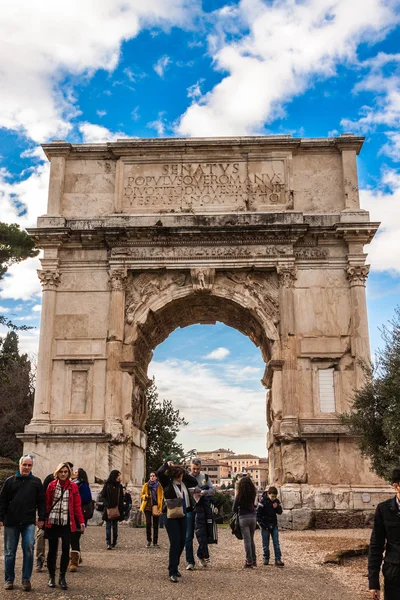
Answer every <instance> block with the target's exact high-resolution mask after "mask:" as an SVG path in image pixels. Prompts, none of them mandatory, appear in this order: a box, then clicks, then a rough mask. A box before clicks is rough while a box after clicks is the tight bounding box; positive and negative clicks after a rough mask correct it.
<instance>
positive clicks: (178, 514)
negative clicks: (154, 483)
mask: <svg viewBox="0 0 400 600" xmlns="http://www.w3.org/2000/svg"><path fill="white" fill-rule="evenodd" d="M165 504H166V505H167V519H181V518H182V517H184V516H185V513H184V512H183V498H166V499H165Z"/></svg>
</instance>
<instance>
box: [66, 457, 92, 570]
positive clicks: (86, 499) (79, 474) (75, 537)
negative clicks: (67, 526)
mask: <svg viewBox="0 0 400 600" xmlns="http://www.w3.org/2000/svg"><path fill="white" fill-rule="evenodd" d="M73 476H74V480H73V481H74V482H75V483H76V484H77V486H78V489H79V495H80V497H81V503H82V513H83V516H84V517H85V527H86V526H87V522H88V518H87V516H86V515H85V510H84V509H85V506H87V505H89V504H90V503H91V502H92V492H91V491H90V487H89V481H88V476H87V473H86V471H84V470H83V469H78V470H77V471H75V472H74V474H73ZM81 535H82V532H81V531H80V530H79V529H77V530H76V531H74V532H72V533H71V553H70V563H69V570H70V572H71V573H74V572H76V571H77V570H78V565H79V564H80V563H81V562H82V557H81Z"/></svg>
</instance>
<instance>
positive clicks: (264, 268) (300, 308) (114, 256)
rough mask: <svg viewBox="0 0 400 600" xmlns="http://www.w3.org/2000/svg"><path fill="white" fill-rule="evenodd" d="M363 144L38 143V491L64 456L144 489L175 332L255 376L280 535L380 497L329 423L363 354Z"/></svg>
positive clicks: (33, 446)
mask: <svg viewBox="0 0 400 600" xmlns="http://www.w3.org/2000/svg"><path fill="white" fill-rule="evenodd" d="M362 142H363V139H362V138H359V137H355V136H353V135H343V136H340V137H338V138H327V139H294V138H292V137H290V136H281V137H279V136H271V137H248V138H247V137H246V138H207V139H147V140H146V139H142V140H136V139H135V140H134V139H132V140H129V139H123V140H117V141H116V142H111V143H104V144H82V145H74V144H69V143H67V142H64V141H54V142H52V143H51V144H46V145H44V150H45V152H46V154H47V156H48V158H49V160H50V161H51V173H50V186H49V201H48V210H47V214H46V215H44V216H42V217H39V219H38V224H37V228H36V229H32V230H30V233H31V235H32V236H33V237H34V239H35V240H36V241H37V243H38V245H39V246H40V247H42V248H43V249H44V256H43V259H42V270H41V271H39V278H40V280H41V283H42V285H43V308H42V321H41V330H40V346H39V359H38V373H37V388H36V396H35V406H34V415H33V419H32V421H31V423H30V424H29V425H28V426H27V427H26V429H25V432H24V433H23V434H22V435H21V437H22V438H23V440H24V448H25V451H29V452H33V453H34V454H35V455H36V456H38V457H40V461H38V465H40V472H39V473H38V474H39V475H41V476H44V475H46V474H47V473H48V472H50V471H51V470H52V469H53V467H54V465H55V464H56V463H57V462H58V461H59V460H62V459H65V458H66V457H68V459H70V460H72V461H73V462H76V463H80V462H81V461H82V460H83V457H84V459H85V465H87V467H88V468H87V471H88V474H89V478H90V480H91V481H92V482H93V481H95V480H96V479H97V480H101V479H104V478H105V477H106V476H107V474H108V472H109V471H110V470H111V469H112V468H117V469H120V470H121V471H122V474H123V480H124V481H129V482H130V483H131V484H132V485H134V486H140V485H141V483H142V480H143V475H144V453H145V447H146V435H145V433H144V424H145V420H146V403H145V390H146V388H147V386H148V385H149V378H148V365H149V362H150V360H151V357H152V353H153V351H154V349H155V348H156V347H157V346H158V344H160V343H161V342H162V341H163V340H165V339H166V338H167V337H168V336H169V335H170V333H171V332H172V331H174V329H176V328H177V327H179V326H180V327H183V326H186V325H191V324H195V323H215V322H216V321H221V322H222V323H225V324H226V325H229V326H231V327H233V328H235V329H237V330H239V331H240V332H242V333H243V334H244V335H246V336H248V337H249V338H250V339H251V340H252V341H253V342H254V344H256V345H257V346H258V347H259V348H260V351H261V354H262V357H263V360H264V362H265V373H264V376H263V384H264V385H265V388H266V413H267V423H268V427H269V433H268V442H267V445H268V457H269V478H270V481H271V482H275V483H277V484H278V485H279V486H282V496H283V497H284V501H285V508H288V509H291V513H290V519H291V520H292V522H293V526H296V525H297V524H298V523H296V520H297V522H299V523H300V524H304V522H306V521H307V519H309V518H311V516H312V515H313V514H314V512H315V511H325V510H352V509H368V508H371V507H373V506H374V505H375V504H376V502H377V500H379V499H380V495H381V494H382V492H383V491H384V489H385V488H384V486H383V482H382V481H381V480H380V479H378V478H377V477H376V476H375V475H374V474H373V473H371V471H370V470H369V466H368V463H367V461H366V460H365V459H363V458H362V457H361V455H360V454H359V452H358V450H357V445H356V441H355V440H354V439H353V438H352V437H351V436H350V435H349V434H348V432H347V430H346V428H345V427H344V426H343V425H342V424H341V422H340V420H339V418H338V414H339V413H341V412H344V411H347V410H348V409H349V406H350V402H351V395H352V390H353V389H354V387H357V386H359V385H360V384H361V383H362V371H361V369H360V366H359V362H358V361H359V359H365V358H368V356H369V340H368V325H367V313H366V303H365V282H366V278H367V275H368V266H367V265H365V258H366V255H365V254H364V245H365V244H368V243H369V242H370V240H371V239H372V237H373V235H374V233H375V232H376V230H377V227H378V224H377V223H371V222H370V219H369V214H368V213H367V212H366V211H364V210H362V209H361V208H360V206H359V197H358V182H357V167H356V155H357V154H358V153H359V151H360V149H361V146H362Z"/></svg>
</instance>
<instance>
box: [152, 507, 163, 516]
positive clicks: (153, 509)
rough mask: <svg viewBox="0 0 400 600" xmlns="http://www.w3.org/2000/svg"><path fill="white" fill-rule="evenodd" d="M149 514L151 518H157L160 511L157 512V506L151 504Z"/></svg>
mask: <svg viewBox="0 0 400 600" xmlns="http://www.w3.org/2000/svg"><path fill="white" fill-rule="evenodd" d="M151 514H152V515H153V517H159V516H160V515H161V510H158V506H157V504H153V506H152V507H151Z"/></svg>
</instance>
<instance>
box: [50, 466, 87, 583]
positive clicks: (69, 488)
mask: <svg viewBox="0 0 400 600" xmlns="http://www.w3.org/2000/svg"><path fill="white" fill-rule="evenodd" d="M71 475H72V471H71V467H70V466H69V464H68V463H60V464H59V465H58V466H57V468H56V470H55V471H54V477H55V479H54V480H53V481H51V482H50V483H49V485H48V487H47V490H46V513H47V518H46V522H45V537H46V539H47V540H48V542H49V552H48V554H47V569H48V571H49V576H50V578H49V583H48V586H49V587H51V588H54V587H56V563H57V551H58V540H59V539H61V561H60V577H59V580H58V583H59V585H60V586H61V588H62V589H63V590H67V589H68V585H67V582H66V579H65V574H66V572H67V568H68V563H69V547H70V541H71V533H73V532H74V531H76V530H77V529H80V531H81V532H82V533H83V532H84V531H85V519H84V517H83V514H82V509H81V498H80V495H79V489H78V486H77V485H76V483H73V482H72V481H71Z"/></svg>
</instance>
